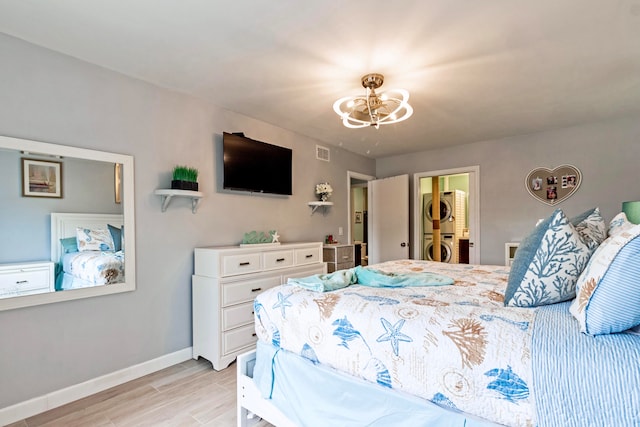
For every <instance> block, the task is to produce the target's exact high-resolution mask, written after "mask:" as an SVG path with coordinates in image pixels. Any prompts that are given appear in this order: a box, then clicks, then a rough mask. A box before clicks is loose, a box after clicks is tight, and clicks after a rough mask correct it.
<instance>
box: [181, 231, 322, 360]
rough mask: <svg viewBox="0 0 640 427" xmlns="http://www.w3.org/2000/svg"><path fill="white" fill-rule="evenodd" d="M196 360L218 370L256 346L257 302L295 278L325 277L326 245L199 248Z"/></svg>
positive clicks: (194, 291)
mask: <svg viewBox="0 0 640 427" xmlns="http://www.w3.org/2000/svg"><path fill="white" fill-rule="evenodd" d="M194 261H195V268H194V275H193V281H192V298H193V358H194V359H197V358H198V356H202V357H204V358H206V359H207V360H209V361H210V362H211V363H212V364H213V369H215V370H217V371H219V370H221V369H224V368H226V367H227V366H229V364H230V363H231V362H233V361H234V360H235V358H236V356H237V355H238V354H241V353H243V352H245V351H247V350H250V349H251V348H253V346H255V342H256V334H255V329H254V323H253V300H254V298H255V297H256V295H258V294H259V293H260V292H262V291H264V290H266V289H269V288H272V287H274V286H278V285H281V284H283V283H286V281H287V279H288V278H290V277H305V276H310V275H313V274H321V273H326V264H325V263H324V262H322V243H321V242H317V243H283V244H281V245H260V244H258V245H250V246H245V247H238V246H225V247H206V248H196V249H195V257H194Z"/></svg>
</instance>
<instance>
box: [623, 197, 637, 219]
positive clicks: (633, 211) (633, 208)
mask: <svg viewBox="0 0 640 427" xmlns="http://www.w3.org/2000/svg"><path fill="white" fill-rule="evenodd" d="M622 212H624V213H625V215H626V216H627V219H628V220H629V222H631V223H633V224H640V202H622Z"/></svg>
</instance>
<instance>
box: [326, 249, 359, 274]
mask: <svg viewBox="0 0 640 427" xmlns="http://www.w3.org/2000/svg"><path fill="white" fill-rule="evenodd" d="M354 249H355V248H354V246H353V245H347V244H344V245H343V244H329V245H324V247H323V248H322V259H323V261H324V262H326V263H327V272H329V273H333V272H334V271H336V270H345V269H347V268H353V267H355V257H354Z"/></svg>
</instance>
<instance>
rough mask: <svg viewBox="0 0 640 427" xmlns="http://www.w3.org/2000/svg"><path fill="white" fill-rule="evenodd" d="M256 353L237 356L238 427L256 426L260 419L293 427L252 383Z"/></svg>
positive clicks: (285, 426) (280, 426)
mask: <svg viewBox="0 0 640 427" xmlns="http://www.w3.org/2000/svg"><path fill="white" fill-rule="evenodd" d="M255 362H256V351H255V350H252V351H249V352H247V353H244V354H241V355H239V356H238V361H237V376H238V381H237V382H238V385H237V387H238V390H237V406H236V409H237V419H238V427H249V426H254V425H256V424H257V423H258V422H259V420H260V418H262V419H263V420H265V421H267V422H269V423H271V424H273V425H274V426H277V427H295V424H294V423H292V422H291V421H290V420H289V419H288V418H287V417H286V416H285V415H284V414H283V413H282V412H281V411H280V410H279V409H278V408H276V407H275V406H274V405H273V404H272V403H271V401H270V400H268V399H264V398H263V397H262V396H261V395H260V391H259V390H258V388H257V387H256V385H255V383H254V382H253V367H254V365H255Z"/></svg>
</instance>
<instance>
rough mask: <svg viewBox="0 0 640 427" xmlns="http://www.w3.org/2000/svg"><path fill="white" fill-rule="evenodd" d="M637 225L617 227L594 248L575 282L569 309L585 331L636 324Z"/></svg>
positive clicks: (639, 296)
mask: <svg viewBox="0 0 640 427" xmlns="http://www.w3.org/2000/svg"><path fill="white" fill-rule="evenodd" d="M638 259H640V225H632V226H631V227H629V228H627V229H624V230H619V231H618V232H616V233H614V234H613V235H612V236H611V237H609V238H608V239H607V240H605V241H604V242H603V243H602V244H601V245H600V247H599V248H598V249H597V250H596V251H595V253H594V254H593V256H592V257H591V259H590V260H589V264H588V265H587V267H586V268H585V269H584V272H583V273H582V274H581V275H580V279H579V280H578V283H577V289H578V290H577V295H576V299H575V300H574V301H573V302H572V303H571V307H570V308H569V311H570V312H571V314H572V315H573V317H575V318H576V320H577V321H578V324H579V325H580V330H581V331H582V332H584V333H586V334H589V335H601V334H612V333H616V332H622V331H624V330H627V329H629V328H632V327H635V326H638V325H640V304H638V301H640V286H638V277H640V263H639V262H638Z"/></svg>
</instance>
